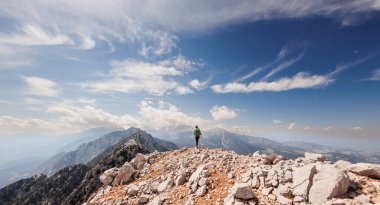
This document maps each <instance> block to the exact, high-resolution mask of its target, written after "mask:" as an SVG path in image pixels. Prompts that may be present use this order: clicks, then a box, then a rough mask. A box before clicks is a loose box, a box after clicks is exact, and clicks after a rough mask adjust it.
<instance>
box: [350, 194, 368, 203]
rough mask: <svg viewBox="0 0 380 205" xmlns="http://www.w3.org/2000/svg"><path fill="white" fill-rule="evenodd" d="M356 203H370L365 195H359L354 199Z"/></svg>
mask: <svg viewBox="0 0 380 205" xmlns="http://www.w3.org/2000/svg"><path fill="white" fill-rule="evenodd" d="M354 199H355V200H356V201H358V202H360V203H361V204H368V203H369V201H370V198H369V197H368V196H366V195H363V194H361V195H359V196H357V197H355V198H354Z"/></svg>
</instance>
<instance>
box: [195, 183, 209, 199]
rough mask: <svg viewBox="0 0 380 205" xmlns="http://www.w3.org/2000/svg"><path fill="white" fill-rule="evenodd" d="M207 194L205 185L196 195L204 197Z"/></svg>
mask: <svg viewBox="0 0 380 205" xmlns="http://www.w3.org/2000/svg"><path fill="white" fill-rule="evenodd" d="M206 192H207V187H206V185H203V186H201V187H199V189H198V190H197V192H195V195H197V196H199V197H202V196H204V195H206Z"/></svg>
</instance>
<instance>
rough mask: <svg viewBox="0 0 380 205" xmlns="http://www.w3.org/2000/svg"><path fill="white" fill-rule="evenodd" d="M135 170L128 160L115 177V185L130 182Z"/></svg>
mask: <svg viewBox="0 0 380 205" xmlns="http://www.w3.org/2000/svg"><path fill="white" fill-rule="evenodd" d="M134 172H135V169H134V168H133V167H132V165H130V164H129V163H128V162H126V163H125V164H124V165H123V166H122V167H121V168H120V169H119V171H118V174H117V176H116V177H115V180H114V182H113V184H114V185H119V184H123V183H126V182H129V181H130V180H131V178H132V175H133V173H134Z"/></svg>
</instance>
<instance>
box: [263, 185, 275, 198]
mask: <svg viewBox="0 0 380 205" xmlns="http://www.w3.org/2000/svg"><path fill="white" fill-rule="evenodd" d="M272 190H273V187H268V188H264V189H263V190H261V193H262V194H263V195H264V196H268V195H269V194H270V193H271V192H272Z"/></svg>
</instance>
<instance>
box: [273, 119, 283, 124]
mask: <svg viewBox="0 0 380 205" xmlns="http://www.w3.org/2000/svg"><path fill="white" fill-rule="evenodd" d="M272 123H273V124H281V123H282V121H281V120H276V119H274V120H272Z"/></svg>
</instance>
